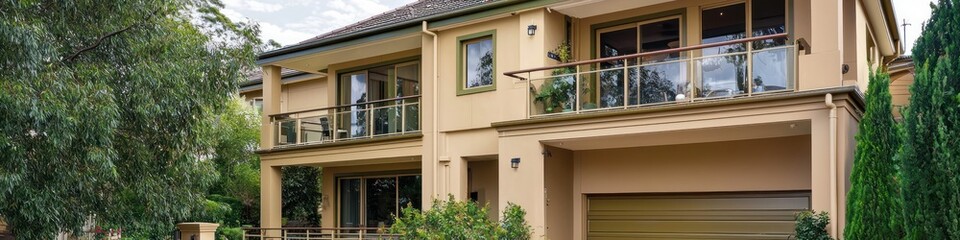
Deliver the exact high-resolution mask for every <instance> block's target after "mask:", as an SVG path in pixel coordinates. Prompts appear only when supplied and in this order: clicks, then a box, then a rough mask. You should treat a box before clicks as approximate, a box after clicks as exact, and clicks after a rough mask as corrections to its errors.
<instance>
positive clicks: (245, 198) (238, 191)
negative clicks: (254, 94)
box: [204, 96, 260, 227]
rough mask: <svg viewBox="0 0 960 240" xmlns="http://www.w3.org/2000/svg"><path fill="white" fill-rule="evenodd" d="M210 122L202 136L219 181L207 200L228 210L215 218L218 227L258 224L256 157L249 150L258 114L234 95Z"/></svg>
mask: <svg viewBox="0 0 960 240" xmlns="http://www.w3.org/2000/svg"><path fill="white" fill-rule="evenodd" d="M212 119H213V124H212V127H211V128H209V130H210V131H208V132H206V133H205V134H204V136H205V137H206V138H208V141H209V142H210V143H211V144H212V146H213V148H212V149H213V150H212V151H211V152H210V153H208V154H209V155H210V156H211V159H212V160H213V163H214V167H215V169H216V170H217V173H218V175H219V178H218V179H217V180H216V181H215V182H214V184H213V186H212V187H211V188H210V190H209V195H208V196H207V199H208V200H212V201H217V202H221V203H225V204H229V205H230V207H231V208H232V210H233V212H232V213H231V214H229V215H227V218H224V219H217V220H219V222H220V223H221V224H223V225H225V226H232V227H236V226H240V225H242V224H256V223H258V222H259V221H260V158H259V157H258V156H257V154H255V153H254V152H253V151H254V150H255V149H257V147H258V146H259V139H260V114H259V113H257V111H256V110H254V109H253V108H251V107H249V105H247V104H246V102H244V101H243V100H242V99H241V98H240V97H239V96H237V97H234V98H233V99H232V100H231V101H229V102H228V103H227V104H226V106H225V107H224V108H223V109H222V111H220V113H219V114H217V115H215V116H214V117H213V118H212ZM214 222H217V221H214Z"/></svg>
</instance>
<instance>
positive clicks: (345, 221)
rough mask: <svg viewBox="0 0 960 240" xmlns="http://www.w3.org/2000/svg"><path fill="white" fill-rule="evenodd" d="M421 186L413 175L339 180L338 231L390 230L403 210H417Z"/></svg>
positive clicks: (420, 179)
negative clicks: (410, 208) (395, 216)
mask: <svg viewBox="0 0 960 240" xmlns="http://www.w3.org/2000/svg"><path fill="white" fill-rule="evenodd" d="M421 185H422V178H421V176H420V175H414V174H408V175H383V176H369V177H350V178H340V179H339V186H338V187H339V193H338V194H339V196H338V200H339V201H338V204H339V217H338V218H339V220H340V223H339V224H340V227H368V228H379V227H390V225H392V224H393V216H394V215H397V214H399V213H400V210H402V209H403V208H405V207H407V206H408V205H410V206H413V207H414V208H417V209H419V208H420V207H421V204H422V201H421V193H422V191H421Z"/></svg>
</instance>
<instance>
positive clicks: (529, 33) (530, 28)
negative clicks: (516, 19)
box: [527, 24, 537, 36]
mask: <svg viewBox="0 0 960 240" xmlns="http://www.w3.org/2000/svg"><path fill="white" fill-rule="evenodd" d="M534 34H537V25H534V24H530V26H527V36H533V35H534Z"/></svg>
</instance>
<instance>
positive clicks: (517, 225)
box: [389, 196, 530, 240]
mask: <svg viewBox="0 0 960 240" xmlns="http://www.w3.org/2000/svg"><path fill="white" fill-rule="evenodd" d="M487 211H488V210H487V208H486V207H480V206H478V205H477V204H476V203H474V202H471V201H457V200H455V199H454V198H453V196H450V198H449V200H447V201H440V200H434V201H433V207H432V208H431V209H430V210H426V211H420V210H418V209H416V208H413V207H412V206H410V205H408V206H407V207H406V208H404V209H403V211H402V212H401V214H400V216H398V217H396V220H395V222H394V224H393V225H392V226H391V227H390V229H389V232H390V233H394V234H399V235H401V239H510V240H515V239H530V226H529V225H527V223H526V221H525V220H524V215H526V212H524V210H523V209H522V208H520V206H517V205H514V204H509V205H508V206H507V208H506V209H505V210H504V212H503V219H502V220H501V222H500V224H497V222H495V221H492V220H490V219H488V218H487Z"/></svg>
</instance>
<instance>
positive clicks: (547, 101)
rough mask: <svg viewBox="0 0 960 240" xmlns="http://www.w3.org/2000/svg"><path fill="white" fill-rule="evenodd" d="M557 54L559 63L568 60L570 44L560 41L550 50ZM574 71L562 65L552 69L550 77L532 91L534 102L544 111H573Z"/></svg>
mask: <svg viewBox="0 0 960 240" xmlns="http://www.w3.org/2000/svg"><path fill="white" fill-rule="evenodd" d="M552 52H553V53H554V54H556V55H557V56H558V58H559V59H558V60H559V61H560V62H561V63H567V62H569V61H570V45H569V44H567V43H566V42H564V43H560V46H557V48H556V49H554V50H553V51H552ZM574 73H576V69H574V68H573V67H564V68H557V69H554V70H553V72H552V76H555V77H552V78H549V79H547V80H546V81H547V82H545V83H544V84H543V85H542V87H541V88H540V90H539V91H537V92H535V93H534V98H533V99H534V102H536V103H540V104H542V106H543V112H544V113H557V112H563V111H573V109H574V107H573V105H574V102H573V101H572V100H575V98H576V96H575V95H576V86H575V84H576V76H575V75H571V74H574Z"/></svg>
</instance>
